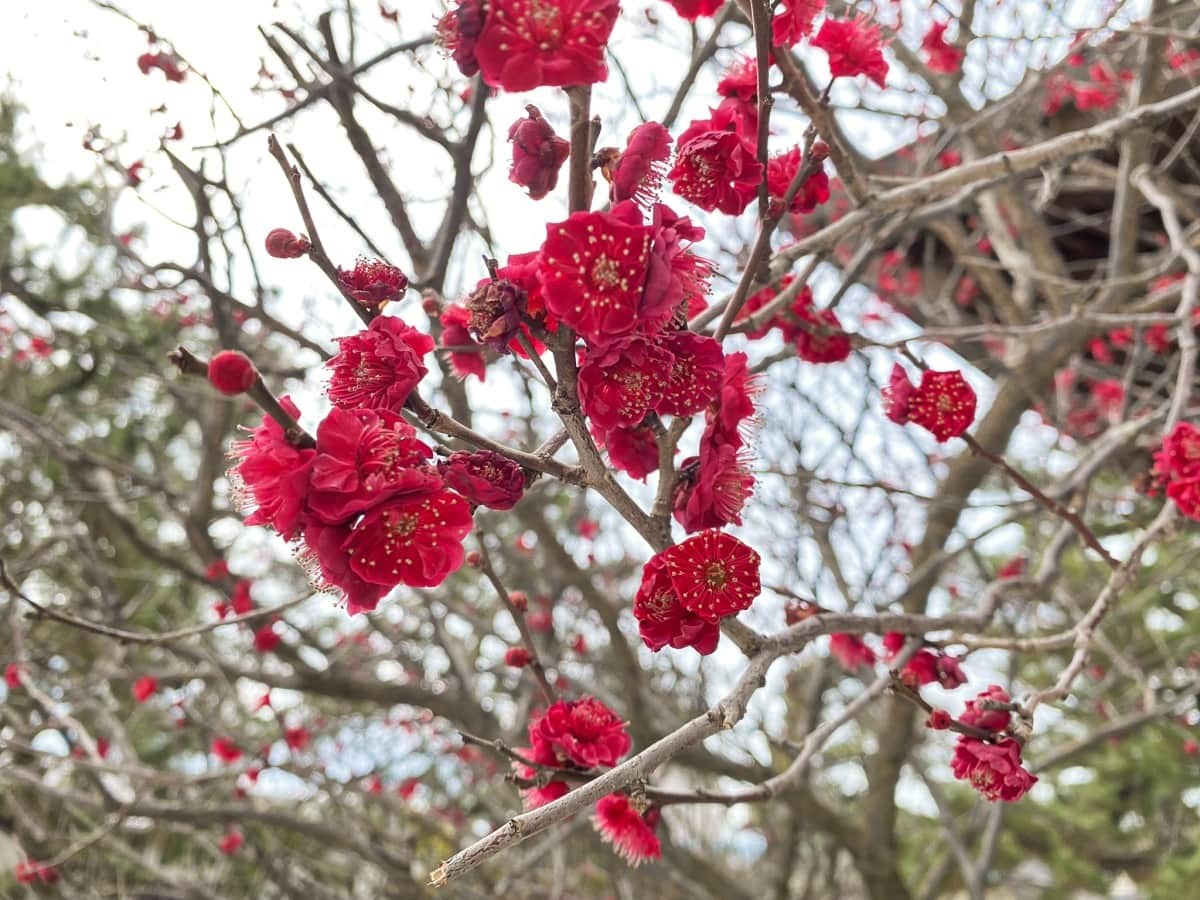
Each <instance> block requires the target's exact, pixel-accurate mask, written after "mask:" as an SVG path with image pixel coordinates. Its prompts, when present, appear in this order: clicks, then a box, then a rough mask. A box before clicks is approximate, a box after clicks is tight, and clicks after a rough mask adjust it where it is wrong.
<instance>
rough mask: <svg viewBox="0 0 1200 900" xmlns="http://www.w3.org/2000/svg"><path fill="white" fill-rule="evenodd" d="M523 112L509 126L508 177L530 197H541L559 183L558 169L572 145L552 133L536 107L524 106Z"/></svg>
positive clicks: (552, 129) (538, 198)
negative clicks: (510, 154)
mask: <svg viewBox="0 0 1200 900" xmlns="http://www.w3.org/2000/svg"><path fill="white" fill-rule="evenodd" d="M525 114H526V115H525V118H523V119H517V121H515V122H513V123H512V126H511V127H510V128H509V129H508V140H509V142H510V143H511V144H512V145H513V156H512V165H511V166H510V167H509V170H508V180H509V181H511V182H512V183H513V184H518V185H520V186H521V187H523V188H526V189H527V190H528V191H529V197H530V198H531V199H533V200H541V199H542V198H543V197H545V196H546V195H547V194H549V193H550V192H551V191H552V190H554V187H555V185H557V184H558V170H559V169H561V168H562V164H563V163H564V162H566V161H567V157H568V156H569V155H570V153H571V145H570V143H569V142H567V141H565V140H563V139H562V138H560V137H559V136H558V135H557V134H555V133H554V128H553V127H551V125H550V123H549V122H547V121H546V120H545V119H544V118H543V117H542V112H541V110H539V109H538V108H537V107H536V106H534V105H533V104H530V105H528V106H526V107H525Z"/></svg>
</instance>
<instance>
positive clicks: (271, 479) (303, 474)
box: [229, 397, 316, 540]
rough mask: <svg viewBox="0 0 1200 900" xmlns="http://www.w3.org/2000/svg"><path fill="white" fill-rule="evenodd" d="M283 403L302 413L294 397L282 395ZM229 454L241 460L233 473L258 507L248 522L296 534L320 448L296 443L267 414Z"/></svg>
mask: <svg viewBox="0 0 1200 900" xmlns="http://www.w3.org/2000/svg"><path fill="white" fill-rule="evenodd" d="M279 405H280V406H282V407H283V409H284V410H286V411H287V412H288V413H289V414H290V415H292V416H293V417H299V415H300V410H299V409H298V408H297V407H296V404H294V403H293V402H292V401H291V399H290V398H288V397H281V398H280V400H279ZM229 454H230V456H231V457H232V458H233V459H235V460H237V463H236V465H234V466H233V467H232V469H230V472H231V474H232V475H233V476H234V477H235V478H236V479H237V481H238V482H240V484H241V485H242V488H243V491H242V493H243V495H244V496H246V498H247V499H248V500H250V501H252V502H253V504H254V506H255V507H256V508H255V510H254V511H253V512H252V513H251V514H250V515H249V516H247V517H246V524H247V525H270V526H271V527H272V528H274V529H275V530H276V531H277V532H279V534H280V535H281V536H282V537H283V538H284V539H285V540H291V539H292V538H294V537H295V536H296V532H297V530H298V529H299V527H300V521H301V515H302V513H303V510H304V502H305V499H306V498H307V496H308V470H309V468H310V466H311V465H312V461H313V457H314V456H315V455H316V451H314V450H312V449H311V448H300V447H295V446H293V445H292V443H291V442H290V441H289V440H288V438H287V435H286V434H285V433H284V430H283V426H282V425H280V424H279V423H278V422H276V421H275V420H274V419H272V418H271V417H270V416H263V418H262V423H261V424H260V425H259V426H258V427H257V428H255V429H254V430H253V431H251V432H250V437H249V438H248V439H246V440H243V441H235V442H234V443H233V445H232V446H231V447H230V450H229Z"/></svg>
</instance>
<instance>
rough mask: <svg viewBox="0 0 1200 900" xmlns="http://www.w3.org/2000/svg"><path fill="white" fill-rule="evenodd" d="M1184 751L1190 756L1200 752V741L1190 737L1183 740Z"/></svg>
mask: <svg viewBox="0 0 1200 900" xmlns="http://www.w3.org/2000/svg"><path fill="white" fill-rule="evenodd" d="M1183 752H1184V753H1186V754H1187V755H1188V756H1195V755H1196V754H1197V753H1200V742H1197V741H1195V740H1194V739H1192V738H1188V739H1187V740H1186V741H1184V742H1183Z"/></svg>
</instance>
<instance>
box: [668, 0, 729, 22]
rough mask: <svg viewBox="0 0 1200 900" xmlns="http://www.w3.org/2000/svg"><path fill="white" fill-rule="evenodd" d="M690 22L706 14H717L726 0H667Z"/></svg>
mask: <svg viewBox="0 0 1200 900" xmlns="http://www.w3.org/2000/svg"><path fill="white" fill-rule="evenodd" d="M667 2H668V3H670V4H671V6H673V7H674V8H675V12H677V13H679V15H681V16H682V17H683V18H685V19H687V20H688V21H689V22H695V21H696V20H697V19H699V18H701V17H704V16H712V15H715V14H716V12H717V10H718V9H720V8H721V7H722V6H724V5H725V0H667Z"/></svg>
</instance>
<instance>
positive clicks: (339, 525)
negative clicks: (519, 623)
mask: <svg viewBox="0 0 1200 900" xmlns="http://www.w3.org/2000/svg"><path fill="white" fill-rule="evenodd" d="M339 343H340V349H339V352H338V353H337V354H336V355H335V356H334V357H333V358H332V359H331V360H330V361H329V363H328V367H329V371H330V379H329V386H328V390H327V394H328V396H329V399H330V401H331V402H332V403H333V405H334V409H333V410H332V411H331V412H330V413H329V415H328V416H327V417H326V418H325V419H324V421H322V422H321V424H320V425H319V427H318V428H317V433H316V438H315V440H310V441H305V440H304V439H303V436H298V435H297V434H295V433H294V432H293V430H291V429H285V428H284V426H283V425H281V424H280V423H279V422H278V421H276V420H275V419H274V418H271V417H270V416H264V418H263V420H262V422H261V424H260V425H259V426H258V427H257V428H255V429H253V430H252V431H251V432H250V434H249V436H248V437H247V438H246V439H245V440H242V441H239V442H237V443H236V444H235V445H234V447H233V450H232V456H233V458H234V460H235V465H234V466H233V468H232V470H231V472H232V474H233V476H234V477H235V478H236V479H237V481H238V482H239V483H240V484H241V485H242V487H243V493H244V496H245V499H246V502H247V504H248V506H250V507H252V509H253V511H252V512H251V514H250V515H249V517H248V518H247V519H246V521H247V523H248V524H252V525H267V526H270V527H271V528H273V529H274V530H275V531H277V532H278V533H279V535H280V536H282V537H283V538H284V539H285V540H288V541H293V542H296V543H297V544H298V547H299V549H300V554H301V557H302V558H303V559H304V560H306V561H307V562H308V563H309V564H310V565H311V566H312V570H313V572H314V574H315V576H316V577H317V580H318V582H319V583H321V584H324V585H327V586H330V587H333V588H337V589H339V590H340V591H341V592H342V593H343V595H344V597H345V601H346V604H347V608H348V609H349V610H350V612H352V613H353V612H360V611H366V610H372V609H374V608H375V606H376V605H377V604H378V602H379V600H380V599H382V598H383V597H384V596H385V595H386V594H387V593H388V591H390V590H391V589H392V588H394V587H395V586H397V585H401V584H404V585H409V586H411V587H432V586H436V585H438V584H441V583H442V581H444V580H445V579H446V577H447V576H448V575H449V574H450V573H452V572H454V571H455V570H456V569H458V568H459V566H461V564H462V562H463V555H464V554H463V547H462V541H463V539H464V538H465V537H466V535H467V534H468V533H469V532H470V530H471V528H472V524H473V519H472V512H473V508H474V507H475V506H479V505H483V506H490V507H492V508H496V509H510V508H511V507H512V506H513V504H515V503H516V502H517V500H518V499H519V498H520V497H521V494H522V492H523V490H524V476H523V473H522V471H521V469H520V467H519V466H518V465H517V464H516V463H514V462H512V461H511V460H509V459H507V458H505V457H502V456H500V455H498V454H495V453H492V452H490V451H481V452H478V453H465V452H460V453H454V454H451V455H450V456H449V457H448V458H446V459H444V460H442V461H441V462H439V463H437V464H435V463H434V462H433V450H432V448H430V447H429V446H428V445H427V444H425V443H424V442H422V441H421V440H420V439H419V438H418V437H417V434H416V430H415V429H414V428H413V427H412V426H411V425H409V424H408V422H406V421H405V420H404V418H403V417H402V416H401V415H400V411H401V410H402V409H403V408H404V404H405V402H406V401H407V400H408V397H409V394H410V393H411V392H412V390H413V388H415V387H416V385H417V383H418V382H419V381H420V380H421V378H423V377H424V375H425V373H426V368H425V365H424V362H423V357H424V356H425V355H426V354H427V353H428V352H429V351H430V350H432V349H433V339H432V338H430V337H429V336H428V335H426V334H423V333H421V332H419V331H417V330H416V329H414V328H412V327H411V326H409V325H408V324H406V323H405V322H404V321H402V320H401V319H399V318H397V317H392V316H376V317H375V318H373V319H372V321H371V324H370V325H369V326H368V327H367V328H366V329H364V330H362V331H360V332H359V333H358V334H355V335H351V336H349V337H345V338H342V339H341V340H340V342H339ZM280 405H281V406H282V407H283V409H284V410H285V411H286V413H287V414H288V415H290V416H292V417H293V418H299V416H300V410H299V409H298V408H297V407H296V406H295V404H294V403H292V402H291V400H290V399H288V398H286V397H285V398H283V399H282V400H281V401H280ZM310 444H311V445H310ZM276 637H277V636H276Z"/></svg>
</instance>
